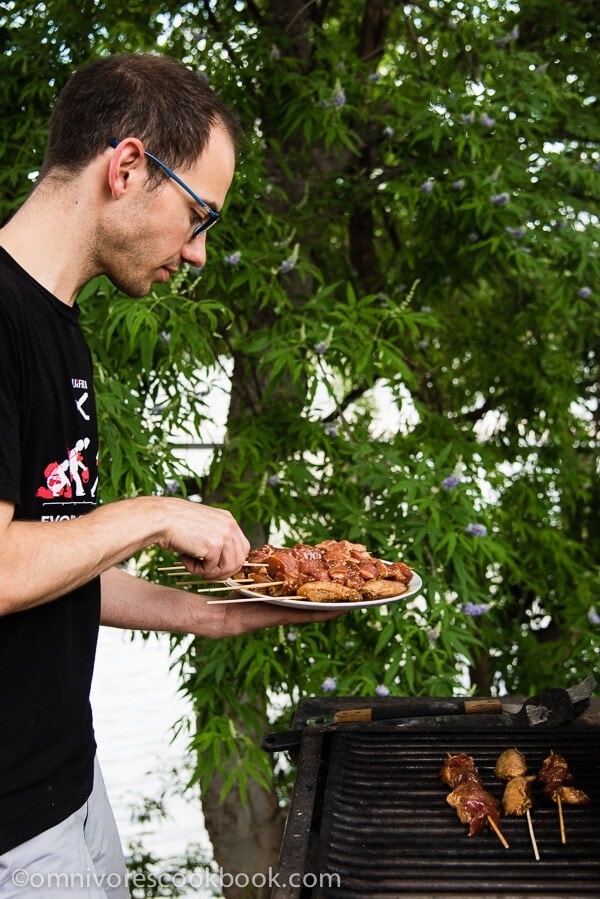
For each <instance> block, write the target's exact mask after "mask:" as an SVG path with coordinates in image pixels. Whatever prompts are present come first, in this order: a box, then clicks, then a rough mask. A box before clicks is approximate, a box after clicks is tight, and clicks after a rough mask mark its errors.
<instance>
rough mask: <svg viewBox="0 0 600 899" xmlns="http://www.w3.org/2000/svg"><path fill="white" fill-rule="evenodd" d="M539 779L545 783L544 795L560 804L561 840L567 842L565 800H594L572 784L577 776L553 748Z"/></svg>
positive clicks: (574, 802) (584, 802) (570, 802)
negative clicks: (564, 814) (564, 812)
mask: <svg viewBox="0 0 600 899" xmlns="http://www.w3.org/2000/svg"><path fill="white" fill-rule="evenodd" d="M538 780H540V781H541V782H542V783H543V784H545V787H544V796H545V797H546V799H549V800H551V801H552V802H556V804H557V806H558V822H559V826H560V841H561V843H566V842H567V836H566V833H565V821H564V816H563V802H564V803H566V804H567V805H590V804H591V801H592V800H591V799H590V797H589V796H588V795H587V793H584V792H583V790H577V789H575V787H573V786H572V784H574V783H575V777H574V776H573V774H572V773H571V771H569V765H568V763H567V760H566V759H565V758H564V756H562V755H560V754H559V753H558V752H554V751H553V750H552V749H551V750H550V755H548V756H547V757H546V758H545V759H544V761H543V762H542V767H541V768H540V771H539V774H538Z"/></svg>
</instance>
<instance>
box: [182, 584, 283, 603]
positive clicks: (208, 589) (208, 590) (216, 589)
mask: <svg viewBox="0 0 600 899" xmlns="http://www.w3.org/2000/svg"><path fill="white" fill-rule="evenodd" d="M180 583H181V582H180ZM186 583H188V584H195V585H197V584H198V581H186ZM284 583H285V581H267V583H265V584H254V583H252V581H250V582H249V584H248V589H252V590H256V589H257V588H258V587H276V586H278V585H279V584H284ZM235 589H236V586H235V585H233V584H230V585H229V586H228V587H202V588H201V589H200V590H199V591H198V592H199V593H200V594H203V593H218V592H219V590H229V592H230V593H231V591H232V590H235ZM278 598H279V597H278ZM285 598H289V597H281V599H285ZM256 599H273V597H272V596H269V594H265V595H264V596H253V597H246V598H244V599H224V600H221V602H254V601H255V600H256Z"/></svg>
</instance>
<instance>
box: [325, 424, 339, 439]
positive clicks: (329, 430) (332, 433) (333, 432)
mask: <svg viewBox="0 0 600 899" xmlns="http://www.w3.org/2000/svg"><path fill="white" fill-rule="evenodd" d="M325 433H326V434H327V436H328V437H337V436H338V434H339V433H340V426H339V425H338V424H336V423H335V422H334V421H330V422H329V424H328V425H325Z"/></svg>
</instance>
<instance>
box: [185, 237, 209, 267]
mask: <svg viewBox="0 0 600 899" xmlns="http://www.w3.org/2000/svg"><path fill="white" fill-rule="evenodd" d="M181 258H182V259H183V260H184V261H185V262H187V263H188V264H189V265H193V266H194V268H203V267H204V266H205V265H206V234H204V233H202V232H201V233H200V234H198V235H197V236H196V237H193V238H192V239H191V240H189V241H188V242H187V243H186V244H184V246H183V248H182V250H181Z"/></svg>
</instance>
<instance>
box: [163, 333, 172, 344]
mask: <svg viewBox="0 0 600 899" xmlns="http://www.w3.org/2000/svg"><path fill="white" fill-rule="evenodd" d="M160 336H161V337H162V339H163V340H164V342H165V343H169V342H170V340H171V333H170V331H161V332H160Z"/></svg>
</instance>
